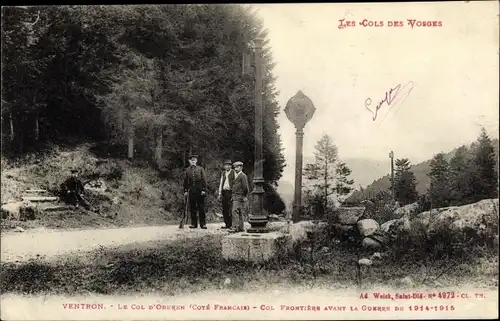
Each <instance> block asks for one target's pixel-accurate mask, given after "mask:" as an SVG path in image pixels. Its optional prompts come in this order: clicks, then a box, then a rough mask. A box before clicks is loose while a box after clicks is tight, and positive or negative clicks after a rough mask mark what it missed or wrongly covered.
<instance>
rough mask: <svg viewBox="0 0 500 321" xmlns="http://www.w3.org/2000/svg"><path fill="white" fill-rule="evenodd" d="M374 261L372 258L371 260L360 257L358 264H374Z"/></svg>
mask: <svg viewBox="0 0 500 321" xmlns="http://www.w3.org/2000/svg"><path fill="white" fill-rule="evenodd" d="M372 263H373V262H372V260H370V259H360V260H359V261H358V264H359V265H364V266H370V265H372Z"/></svg>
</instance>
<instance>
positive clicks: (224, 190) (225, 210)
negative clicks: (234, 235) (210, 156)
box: [217, 160, 235, 229]
mask: <svg viewBox="0 0 500 321" xmlns="http://www.w3.org/2000/svg"><path fill="white" fill-rule="evenodd" d="M223 166H224V170H223V171H222V175H221V177H220V184H219V196H218V197H217V198H218V199H219V200H222V216H223V217H224V223H225V224H226V226H224V227H222V228H223V229H229V228H231V226H232V224H233V218H232V213H231V211H232V206H233V203H232V197H233V193H232V187H233V182H234V175H235V174H234V171H233V169H232V163H231V161H230V160H225V161H224V164H223Z"/></svg>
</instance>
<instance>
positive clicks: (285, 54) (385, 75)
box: [253, 1, 499, 182]
mask: <svg viewBox="0 0 500 321" xmlns="http://www.w3.org/2000/svg"><path fill="white" fill-rule="evenodd" d="M253 6H254V7H255V8H256V9H257V10H258V14H259V15H260V17H261V18H262V19H263V22H264V25H265V28H266V29H267V30H268V38H269V40H270V42H269V45H270V47H271V50H272V53H273V58H274V62H276V64H277V65H276V67H275V69H274V75H275V76H276V77H277V81H276V88H277V89H278V90H279V92H280V94H279V96H278V100H279V103H280V106H281V107H280V108H281V110H283V109H284V108H285V106H286V103H287V101H288V100H289V99H290V98H291V97H292V96H294V95H295V94H296V93H297V91H298V90H301V91H303V93H304V94H305V95H307V96H308V97H309V98H310V99H311V100H312V102H313V104H314V106H315V108H316V112H315V114H314V116H313V118H312V119H311V121H310V122H309V123H308V124H307V125H306V127H305V129H304V155H312V154H313V153H314V145H315V144H316V142H317V141H318V140H319V139H320V138H321V136H322V135H323V134H328V135H330V137H331V138H332V139H333V141H334V143H335V144H336V145H337V147H338V150H339V157H340V158H341V159H349V158H368V159H372V160H377V161H380V160H384V161H386V160H388V157H389V156H388V154H389V152H390V151H391V150H393V151H394V154H395V157H396V158H409V159H410V161H411V162H412V163H414V164H416V163H419V162H421V161H424V160H427V159H429V158H432V156H433V155H434V154H436V153H439V152H441V151H445V152H448V151H450V150H452V149H454V148H456V147H458V146H460V145H462V144H468V143H470V142H472V141H474V140H475V139H476V137H477V136H478V134H479V131H480V127H481V126H484V127H485V129H486V130H487V132H488V134H490V135H491V136H492V137H498V128H499V124H498V117H499V115H498V114H499V100H498V97H499V63H498V61H499V57H498V54H499V53H498V46H499V41H498V39H499V32H498V16H497V13H498V2H496V1H490V2H469V3H462V2H446V3H379V4H373V3H371V4H368V3H357V4H356V3H349V4H338V3H337V4H254V5H253ZM340 19H346V21H355V23H356V26H355V27H347V28H344V29H339V28H338V25H339V20H340ZM364 19H368V20H370V21H373V22H375V21H381V22H383V23H384V26H383V27H369V26H367V27H363V26H361V25H360V23H361V22H362V21H363V20H364ZM407 19H416V20H420V21H441V24H442V26H441V27H417V26H415V27H414V28H411V26H409V25H408V22H407ZM390 20H392V21H403V23H404V26H403V27H387V22H388V21H390ZM398 85H401V86H400V87H399V89H400V90H399V92H397V94H396V95H395V96H394V94H393V93H395V92H396V91H397V90H394V91H393V93H391V95H390V96H391V97H390V98H389V100H392V102H391V104H390V105H388V104H387V102H385V103H383V104H382V105H381V107H380V109H379V110H378V113H377V117H376V119H375V120H373V115H372V112H370V111H369V110H367V109H366V106H365V103H366V100H367V99H368V98H370V99H371V101H372V103H371V105H370V106H368V107H369V108H370V109H372V110H373V111H374V110H375V106H376V105H377V104H378V102H380V101H382V100H384V98H385V97H386V92H388V91H390V89H391V88H396V89H397V86H398ZM405 86H406V87H405ZM403 87H404V88H403ZM279 124H280V134H281V137H282V140H283V145H284V147H285V157H286V161H287V167H286V168H285V172H284V175H283V179H284V180H287V181H290V182H293V176H294V174H293V173H294V170H295V168H294V167H295V166H294V164H295V128H294V125H293V124H292V123H291V122H290V121H289V120H288V119H287V118H286V115H285V113H284V112H281V114H280V116H279Z"/></svg>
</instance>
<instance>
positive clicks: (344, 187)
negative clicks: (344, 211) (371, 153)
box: [335, 162, 354, 202]
mask: <svg viewBox="0 0 500 321" xmlns="http://www.w3.org/2000/svg"><path fill="white" fill-rule="evenodd" d="M351 172H352V171H351V169H350V168H349V167H348V166H347V164H346V163H344V162H339V163H338V164H337V168H336V174H337V184H336V185H335V192H336V193H337V197H338V198H339V201H341V202H343V201H344V197H345V196H346V195H348V194H349V193H350V192H351V191H352V190H353V187H352V184H354V180H352V179H349V175H351Z"/></svg>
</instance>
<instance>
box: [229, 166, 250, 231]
mask: <svg viewBox="0 0 500 321" xmlns="http://www.w3.org/2000/svg"><path fill="white" fill-rule="evenodd" d="M233 166H234V172H235V177H234V183H233V221H234V228H233V229H232V230H231V232H232V233H236V232H243V231H244V230H245V229H244V225H243V222H244V219H245V218H246V214H247V196H248V193H249V189H248V178H247V175H246V174H245V173H243V163H242V162H235V163H234V164H233Z"/></svg>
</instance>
